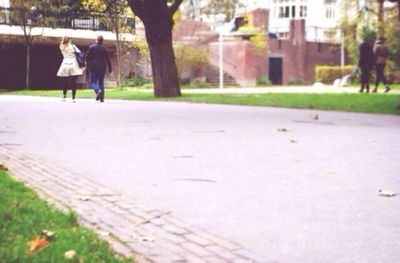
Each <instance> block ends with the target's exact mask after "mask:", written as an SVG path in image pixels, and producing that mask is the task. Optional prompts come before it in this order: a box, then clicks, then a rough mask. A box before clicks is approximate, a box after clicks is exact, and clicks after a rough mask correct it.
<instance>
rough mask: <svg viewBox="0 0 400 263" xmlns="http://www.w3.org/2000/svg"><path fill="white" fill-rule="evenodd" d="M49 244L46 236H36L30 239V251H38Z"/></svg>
mask: <svg viewBox="0 0 400 263" xmlns="http://www.w3.org/2000/svg"><path fill="white" fill-rule="evenodd" d="M48 244H49V241H47V240H46V239H44V238H41V237H34V238H33V239H32V240H29V241H28V246H29V252H30V253H33V252H36V251H39V250H41V249H43V248H45V247H46V246H47V245H48Z"/></svg>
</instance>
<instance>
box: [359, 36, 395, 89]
mask: <svg viewBox="0 0 400 263" xmlns="http://www.w3.org/2000/svg"><path fill="white" fill-rule="evenodd" d="M359 51H360V57H359V61H358V66H359V68H360V69H361V89H360V92H363V91H364V89H365V90H366V92H367V93H368V92H369V76H370V71H371V70H372V69H373V68H374V67H375V72H376V76H375V78H376V80H375V88H374V89H373V90H372V92H374V93H376V92H378V86H379V83H380V82H381V81H382V83H383V84H384V85H385V86H386V88H385V92H386V93H387V92H389V91H390V88H389V83H388V81H387V79H386V77H385V72H384V69H385V65H386V60H387V58H388V56H389V49H388V47H387V45H386V44H385V39H384V38H383V37H379V38H378V39H377V40H376V41H375V44H374V47H371V45H370V44H369V43H368V42H367V41H366V40H364V42H363V43H361V45H360V47H359Z"/></svg>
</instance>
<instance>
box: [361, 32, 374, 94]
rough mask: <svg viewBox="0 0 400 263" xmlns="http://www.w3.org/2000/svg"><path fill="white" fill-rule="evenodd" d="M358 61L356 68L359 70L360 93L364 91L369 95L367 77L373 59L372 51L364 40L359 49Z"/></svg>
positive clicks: (372, 64)
mask: <svg viewBox="0 0 400 263" xmlns="http://www.w3.org/2000/svg"><path fill="white" fill-rule="evenodd" d="M359 51H360V52H359V54H360V56H359V59H358V67H359V68H360V70H361V88H360V92H364V89H365V90H366V92H367V93H369V75H370V71H371V70H372V68H373V67H374V63H375V57H374V53H373V51H372V46H371V45H370V44H369V43H368V42H367V41H366V40H365V39H364V41H363V42H362V43H361V45H360V47H359Z"/></svg>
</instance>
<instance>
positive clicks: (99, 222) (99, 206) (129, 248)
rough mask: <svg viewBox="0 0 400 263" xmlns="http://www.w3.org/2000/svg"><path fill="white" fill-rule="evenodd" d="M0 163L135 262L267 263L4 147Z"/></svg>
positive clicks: (164, 213) (162, 213)
mask: <svg viewBox="0 0 400 263" xmlns="http://www.w3.org/2000/svg"><path fill="white" fill-rule="evenodd" d="M0 163H2V164H3V165H4V166H6V167H7V168H8V169H9V171H10V172H11V174H12V176H13V177H15V178H16V179H18V180H20V181H22V182H24V183H26V184H27V185H28V186H29V187H31V188H33V189H34V190H35V191H36V192H37V193H38V194H39V196H40V197H42V198H43V199H45V200H46V201H47V202H49V203H50V204H52V205H54V206H56V207H57V208H59V209H61V210H62V211H69V210H74V211H76V212H77V214H78V218H79V223H80V224H81V225H82V226H83V227H85V228H88V229H91V230H93V231H95V232H96V233H97V234H99V236H100V237H101V238H103V239H105V240H106V241H107V242H108V243H109V244H110V245H111V247H112V248H113V249H114V250H115V251H116V252H117V253H118V254H121V255H123V256H125V257H133V258H135V262H265V260H263V259H261V258H259V257H258V256H257V255H255V253H253V252H252V251H250V250H248V249H246V248H243V247H241V246H240V245H239V244H236V243H234V242H231V241H228V240H226V239H224V238H221V237H219V236H217V235H214V234H211V233H208V232H207V231H205V230H202V229H198V228H196V227H193V226H191V225H190V224H188V223H186V222H182V221H180V220H178V219H176V218H174V217H173V215H171V212H170V211H160V210H157V209H153V208H151V207H147V206H145V205H143V204H142V203H141V202H140V201H139V200H132V199H128V198H127V197H126V196H124V195H122V194H120V193H118V192H115V191H113V190H110V189H108V188H107V187H105V186H102V185H100V184H97V183H95V182H93V181H90V180H87V179H84V178H81V177H78V176H76V175H73V174H71V173H69V172H67V171H64V170H62V169H60V168H58V167H56V166H53V165H47V164H44V163H43V162H39V161H37V160H35V159H32V158H30V157H28V156H25V155H23V154H21V153H18V152H17V151H16V150H14V149H11V148H9V147H4V146H3V145H0Z"/></svg>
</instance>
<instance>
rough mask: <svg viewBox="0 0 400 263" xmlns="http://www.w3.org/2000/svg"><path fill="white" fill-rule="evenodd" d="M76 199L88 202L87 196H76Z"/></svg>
mask: <svg viewBox="0 0 400 263" xmlns="http://www.w3.org/2000/svg"><path fill="white" fill-rule="evenodd" d="M76 199H78V200H80V201H89V200H90V198H89V197H88V196H84V195H78V196H77V197H76Z"/></svg>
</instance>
